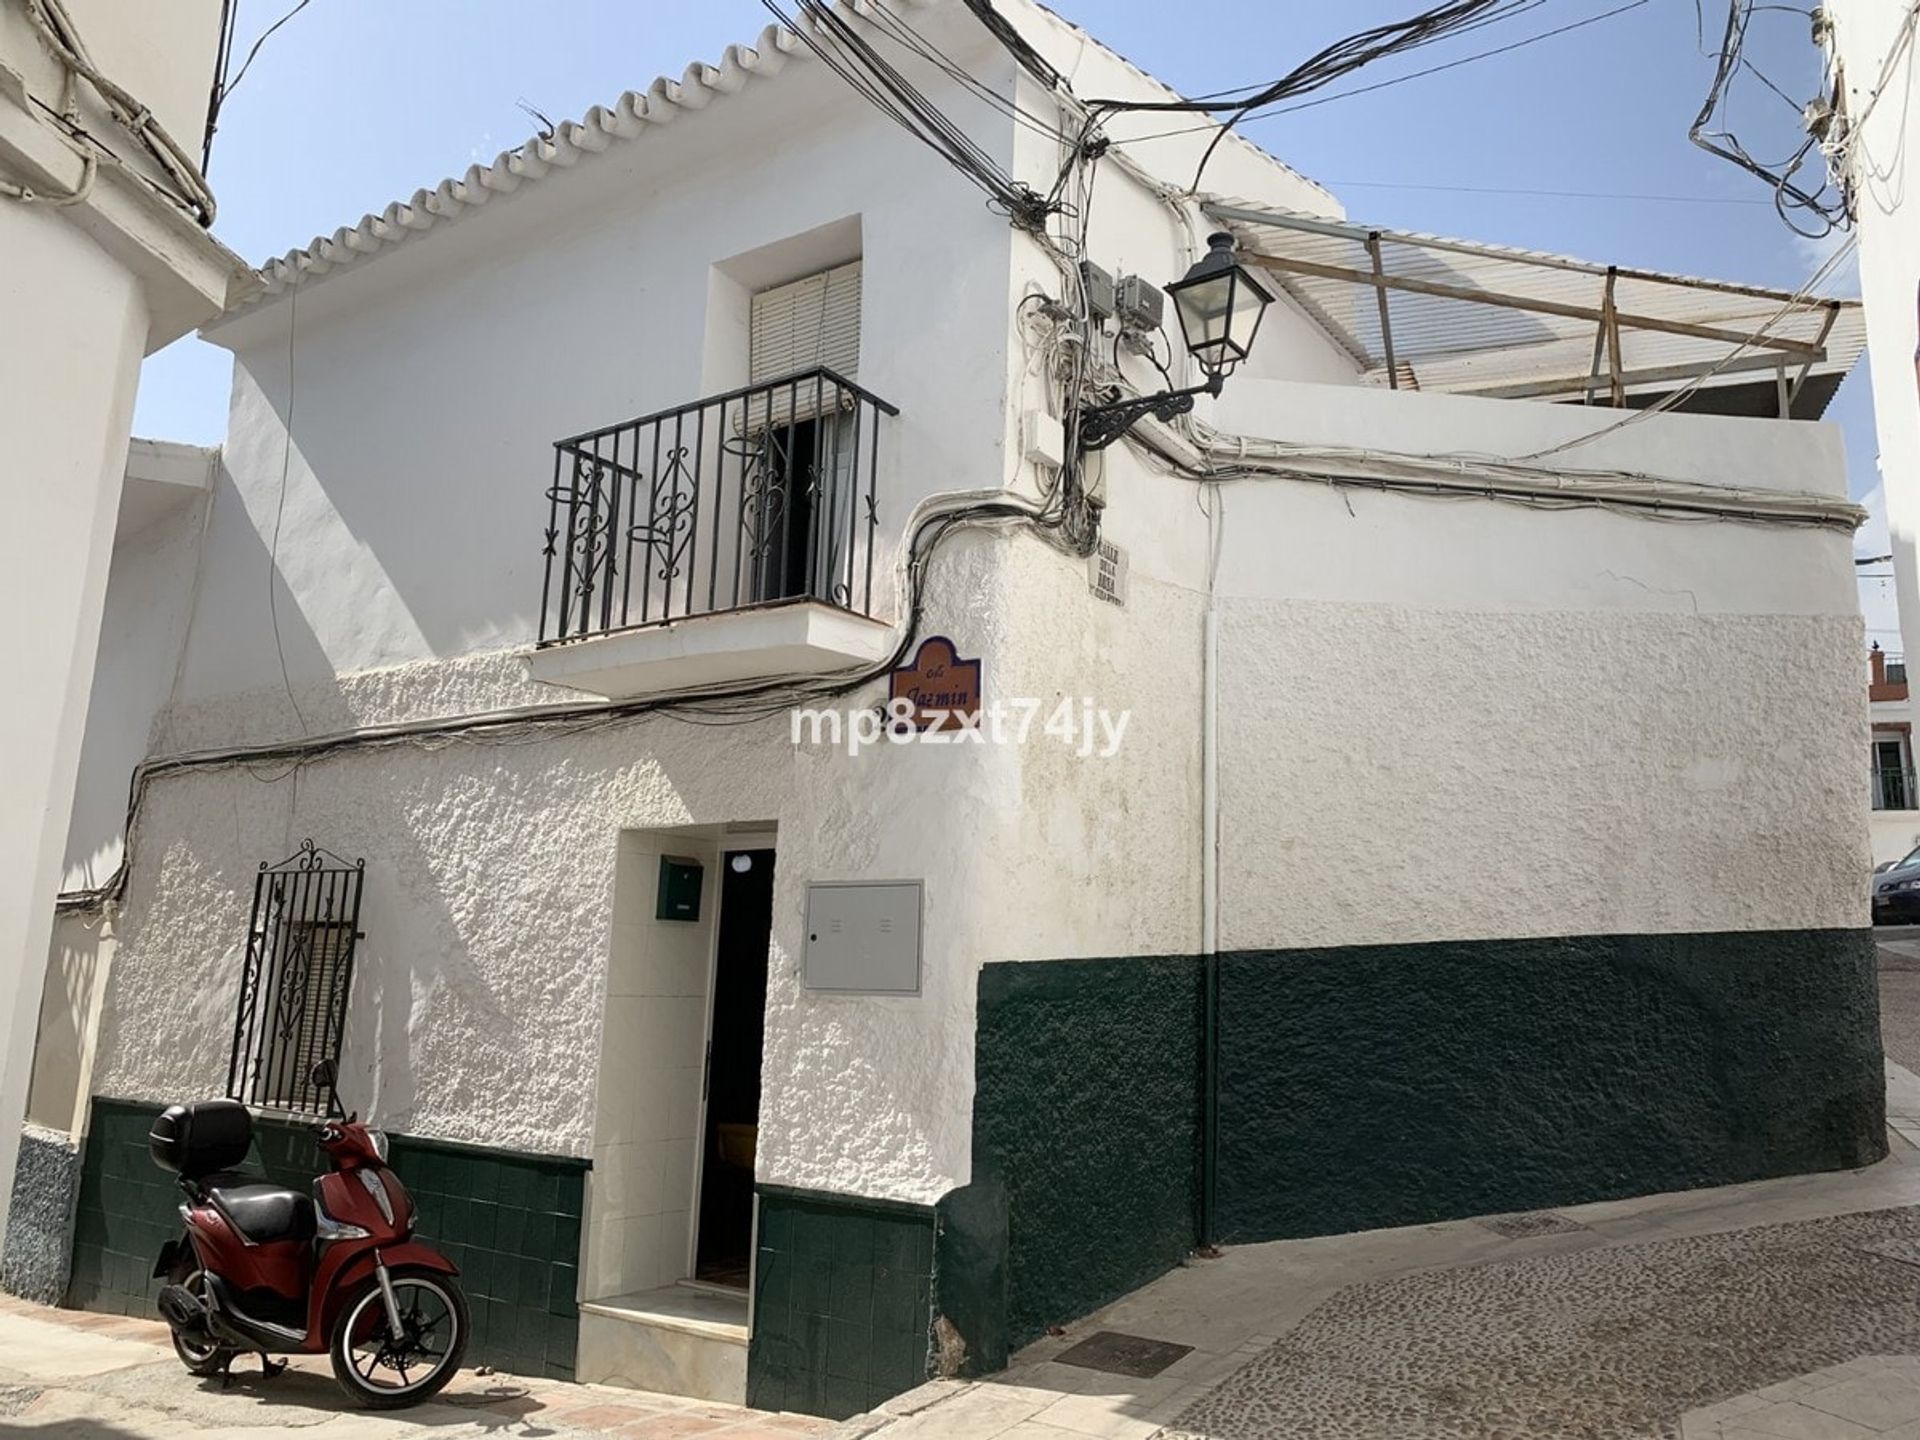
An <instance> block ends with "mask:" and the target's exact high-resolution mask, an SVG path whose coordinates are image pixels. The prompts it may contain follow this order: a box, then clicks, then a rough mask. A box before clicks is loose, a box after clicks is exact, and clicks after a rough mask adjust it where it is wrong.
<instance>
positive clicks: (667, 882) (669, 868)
mask: <svg viewBox="0 0 1920 1440" xmlns="http://www.w3.org/2000/svg"><path fill="white" fill-rule="evenodd" d="M700 875H701V866H700V862H699V861H698V860H695V859H694V858H693V857H692V856H690V855H662V856H661V857H660V900H659V904H658V905H657V906H656V907H655V909H654V912H653V918H654V919H656V920H698V919H699V918H700Z"/></svg>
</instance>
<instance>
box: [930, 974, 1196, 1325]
mask: <svg viewBox="0 0 1920 1440" xmlns="http://www.w3.org/2000/svg"><path fill="white" fill-rule="evenodd" d="M978 1013H979V1018H978V1022H977V1028H976V1031H975V1039H974V1101H973V1173H974V1183H975V1184H976V1185H979V1184H987V1185H996V1186H1003V1187H1004V1188H1005V1192H1006V1207H1007V1220H1006V1227H1007V1228H1006V1237H1007V1238H1006V1244H1007V1252H1006V1260H1005V1266H1006V1280H1005V1294H1006V1302H1005V1322H1004V1330H1001V1329H998V1328H997V1327H995V1326H994V1325H993V1324H992V1323H991V1322H990V1321H986V1322H983V1321H982V1320H979V1319H976V1320H975V1321H974V1322H973V1323H974V1327H975V1333H973V1334H968V1333H967V1332H966V1330H965V1329H964V1328H963V1329H962V1334H963V1336H964V1337H965V1339H966V1341H967V1349H968V1352H969V1354H975V1353H979V1354H982V1355H987V1356H992V1355H996V1354H997V1355H999V1356H1000V1357H1002V1358H1001V1363H1004V1356H1005V1354H1006V1353H1007V1352H1008V1351H1009V1350H1013V1349H1017V1348H1019V1347H1020V1346H1021V1345H1024V1344H1026V1343H1027V1342H1028V1341H1030V1340H1033V1339H1035V1338H1037V1337H1038V1336H1040V1335H1041V1334H1043V1333H1044V1332H1045V1331H1046V1328H1047V1326H1049V1325H1052V1324H1056V1323H1059V1322H1061V1321H1065V1320H1070V1319H1073V1318H1076V1317H1077V1316H1080V1315H1084V1314H1086V1313H1087V1312H1088V1311H1089V1310H1095V1309H1098V1308H1099V1307H1100V1306H1102V1305H1104V1304H1106V1303H1107V1302H1108V1301H1110V1300H1115V1299H1118V1298H1119V1297H1120V1296H1122V1295H1124V1294H1126V1293H1127V1292H1128V1291H1129V1290H1133V1289H1136V1288H1138V1287H1139V1286H1141V1285H1144V1284H1146V1283H1147V1281H1149V1280H1151V1279H1153V1278H1154V1277H1155V1276H1157V1275H1160V1274H1163V1273H1164V1272H1165V1271H1167V1270H1169V1269H1171V1268H1172V1267H1173V1266H1175V1265H1177V1264H1179V1263H1180V1260H1181V1257H1183V1256H1184V1255H1185V1254H1186V1253H1187V1251H1188V1250H1189V1249H1191V1248H1192V1246H1193V1243H1194V1237H1195V1236H1196V1234H1197V1233H1198V1226H1199V1205H1200V1064H1201V1054H1200V1051H1201V1035H1202V1029H1203V1020H1204V1016H1203V1013H1202V1009H1201V992H1200V967H1199V964H1198V963H1197V962H1196V961H1195V960H1193V959H1192V958H1191V957H1189V956H1179V957H1174V958H1163V959H1156V958H1140V957H1135V958H1129V959H1124V960H1052V961H1046V962H1042V963H1038V964H1033V963H1026V964H1003V965H988V966H985V967H983V968H982V969H981V972H980V991H979V1012H978ZM970 1188H971V1187H970ZM944 1295H945V1287H944V1286H943V1308H944ZM958 1323H959V1320H958V1319H957V1318H956V1324H958Z"/></svg>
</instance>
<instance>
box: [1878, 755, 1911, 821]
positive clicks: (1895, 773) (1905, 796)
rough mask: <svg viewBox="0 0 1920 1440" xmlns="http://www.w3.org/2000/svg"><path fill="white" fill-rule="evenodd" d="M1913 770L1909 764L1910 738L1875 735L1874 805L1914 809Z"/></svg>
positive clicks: (1882, 808) (1894, 808) (1889, 808)
mask: <svg viewBox="0 0 1920 1440" xmlns="http://www.w3.org/2000/svg"><path fill="white" fill-rule="evenodd" d="M1913 788H1914V787H1913V771H1912V770H1911V769H1910V768H1908V766H1907V745H1906V741H1904V740H1900V739H1885V740H1883V739H1875V741H1874V742H1873V808H1874V809H1876V810H1911V809H1913V808H1915V799H1914V794H1913Z"/></svg>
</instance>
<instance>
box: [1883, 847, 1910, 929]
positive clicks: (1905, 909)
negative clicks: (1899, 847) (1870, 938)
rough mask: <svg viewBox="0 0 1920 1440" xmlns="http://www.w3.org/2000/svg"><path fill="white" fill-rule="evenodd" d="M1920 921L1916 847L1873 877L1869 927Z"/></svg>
mask: <svg viewBox="0 0 1920 1440" xmlns="http://www.w3.org/2000/svg"><path fill="white" fill-rule="evenodd" d="M1911 920H1920V846H1916V847H1915V848H1914V849H1912V850H1909V851H1908V852H1907V853H1906V854H1905V855H1903V856H1901V857H1900V858H1899V859H1898V860H1895V861H1893V862H1891V863H1890V864H1887V865H1883V866H1881V867H1880V868H1879V869H1878V870H1876V871H1875V872H1874V875H1873V923H1874V924H1876V925H1894V924H1898V923H1900V922H1902V921H1911Z"/></svg>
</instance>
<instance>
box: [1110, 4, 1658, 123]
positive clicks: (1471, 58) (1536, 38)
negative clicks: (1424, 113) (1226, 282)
mask: <svg viewBox="0 0 1920 1440" xmlns="http://www.w3.org/2000/svg"><path fill="white" fill-rule="evenodd" d="M1649 3H1651V0H1628V3H1626V4H1624V5H1616V6H1615V7H1614V8H1613V9H1611V10H1602V11H1601V12H1599V13H1598V14H1596V15H1589V16H1587V17H1586V18H1585V19H1583V20H1575V21H1572V22H1570V23H1568V24H1565V25H1560V26H1557V27H1555V28H1554V29H1552V30H1542V31H1541V32H1540V33H1539V34H1537V35H1529V36H1527V37H1526V38H1524V39H1521V40H1515V41H1513V42H1512V43H1511V44H1507V45H1499V46H1495V47H1494V48H1493V49H1491V50H1479V51H1476V52H1474V53H1473V54H1471V55H1462V56H1460V57H1459V58H1458V59H1455V60H1449V61H1447V62H1445V63H1444V64H1440V65H1429V66H1427V67H1426V68H1425V69H1423V70H1410V71H1408V72H1407V73H1406V74H1404V75H1395V76H1393V77H1391V78H1390V79H1386V80H1379V81H1375V82H1374V83H1373V84H1371V85H1357V86H1355V87H1354V88H1353V89H1351V90H1339V91H1336V92H1335V93H1333V94H1331V95H1320V96H1316V97H1315V98H1313V99H1311V100H1303V101H1301V102H1299V103H1298V104H1294V105H1277V106H1272V107H1268V108H1265V109H1260V110H1256V111H1253V112H1251V113H1249V114H1248V115H1246V116H1245V117H1244V120H1270V119H1273V118H1274V117H1276V116H1280V115H1293V114H1296V113H1298V112H1299V111H1302V110H1312V109H1315V108H1317V107H1319V106H1321V105H1331V104H1333V103H1334V102H1335V101H1337V100H1351V99H1353V98H1354V97H1355V96H1357V95H1371V94H1373V93H1374V92H1375V91H1378V90H1391V89H1392V88H1393V87H1394V86H1396V85H1405V84H1407V83H1408V82H1409V81H1413V80H1422V79H1425V78H1426V77H1427V76H1429V75H1439V74H1442V73H1444V72H1446V71H1448V70H1458V69H1459V68H1460V67H1462V66H1463V65H1472V64H1474V63H1476V62H1478V61H1481V60H1491V59H1493V58H1494V57H1495V56H1498V55H1506V54H1510V53H1511V52H1513V51H1515V50H1524V49H1525V48H1526V47H1527V46H1529V45H1538V44H1539V43H1540V42H1541V41H1543V40H1552V39H1555V38H1556V37H1558V36H1561V35H1566V34H1569V33H1571V32H1572V31H1575V30H1584V29H1585V28H1586V27H1587V26H1589V25H1598V24H1599V23H1600V22H1601V21H1603V20H1611V19H1613V18H1614V16H1616V15H1624V14H1626V13H1627V12H1628V11H1630V10H1638V9H1639V8H1640V7H1641V6H1643V5H1647V4H1649ZM1217 123H1218V122H1213V123H1210V124H1205V125H1185V126H1181V127H1179V128H1177V129H1172V130H1155V131H1151V132H1149V133H1148V134H1145V135H1129V136H1127V137H1126V139H1125V140H1124V141H1123V142H1122V143H1123V144H1129V145H1130V144H1134V143H1136V142H1139V141H1144V140H1164V139H1167V138H1169V137H1170V136H1174V135H1193V134H1198V133H1199V132H1201V131H1205V130H1212V129H1214V128H1215V125H1217Z"/></svg>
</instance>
